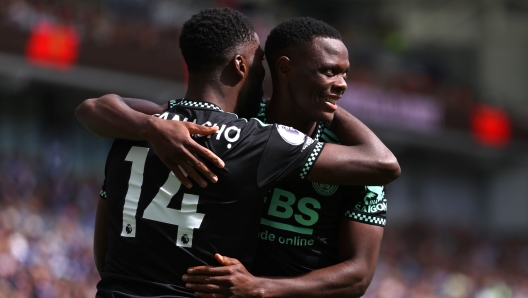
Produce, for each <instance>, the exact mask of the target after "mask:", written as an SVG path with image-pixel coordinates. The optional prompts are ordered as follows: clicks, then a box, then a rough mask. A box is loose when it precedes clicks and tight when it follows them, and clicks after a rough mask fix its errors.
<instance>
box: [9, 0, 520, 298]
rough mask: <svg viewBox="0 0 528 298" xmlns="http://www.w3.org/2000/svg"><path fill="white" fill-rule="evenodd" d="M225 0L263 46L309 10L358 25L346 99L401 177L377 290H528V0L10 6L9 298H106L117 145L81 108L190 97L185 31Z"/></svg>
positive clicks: (134, 1) (487, 294)
mask: <svg viewBox="0 0 528 298" xmlns="http://www.w3.org/2000/svg"><path fill="white" fill-rule="evenodd" d="M211 6H220V7H225V6H227V7H232V8H236V9H239V10H241V11H242V12H244V13H246V14H247V15H248V16H250V18H251V19H252V20H253V22H254V24H255V26H256V29H257V32H258V33H259V36H260V39H261V42H262V43H264V41H265V39H266V36H267V34H268V32H269V31H270V30H271V29H272V28H273V27H274V26H275V25H277V24H278V23H280V22H281V21H282V20H284V19H287V18H289V17H293V16H312V17H315V18H318V19H321V20H324V21H326V22H327V23H329V24H331V25H333V26H334V27H336V28H337V29H338V30H339V31H340V32H341V34H342V36H343V41H344V42H345V44H346V45H347V47H348V49H349V55H350V63H351V69H350V79H349V81H348V85H349V87H348V90H347V92H346V93H345V95H344V97H343V98H342V99H341V101H340V105H341V106H343V107H344V108H346V109H348V110H349V111H350V112H352V113H353V114H354V115H356V116H357V117H358V118H360V119H361V120H362V121H364V122H365V123H366V124H367V125H368V126H369V127H371V128H372V129H373V130H374V131H375V132H376V133H377V134H378V135H379V136H380V138H381V139H382V140H383V141H384V142H385V143H386V144H387V145H388V146H389V148H390V149H391V150H393V152H394V153H395V154H396V156H397V157H398V159H399V161H400V165H401V167H402V176H401V178H399V179H398V180H397V181H395V182H393V183H392V184H390V185H389V186H388V187H387V197H388V204H389V209H388V225H387V227H386V232H385V238H384V242H383V247H382V252H381V255H380V261H379V264H378V269H377V272H376V275H375V278H374V280H373V282H372V285H371V286H370V288H369V290H368V291H367V293H366V295H365V297H369V298H370V297H390V298H392V297H420V298H421V297H449V298H459V297H460V298H462V297H478V298H491V297H506V298H509V297H511V298H514V297H515V298H520V297H528V234H527V233H526V231H527V229H528V216H527V214H528V183H527V182H528V56H527V55H526V52H527V51H528V2H526V1H524V0H445V1H433V0H369V1H360V0H328V1H318V0H306V1H294V0H285V1H278V0H269V1H266V0H218V1H212V0H0V96H1V97H0V98H1V99H0V140H1V141H0V204H1V206H2V208H0V297H93V296H94V294H95V284H96V283H97V281H98V274H97V271H96V270H95V266H94V264H93V253H92V239H93V222H94V210H95V204H96V201H97V198H98V192H99V188H100V185H101V182H102V174H103V168H104V161H105V157H106V154H107V152H108V149H109V146H110V144H111V141H110V140H104V139H99V138H97V137H95V136H93V135H91V134H90V133H89V132H88V131H86V130H84V129H83V128H82V127H81V126H80V124H79V123H78V122H77V121H76V120H75V118H74V114H73V112H74V109H75V107H76V106H77V105H78V104H79V103H80V102H81V101H82V100H83V99H86V98H90V97H98V96H100V95H102V94H105V93H118V94H120V95H123V96H129V97H139V98H147V99H150V100H153V101H156V102H159V103H163V102H165V101H168V100H170V99H172V98H177V97H181V96H182V95H183V92H184V90H185V80H186V77H185V65H184V63H183V59H182V57H181V54H180V52H179V48H178V36H179V30H180V28H181V26H182V24H183V22H184V21H185V20H187V19H188V18H189V17H190V15H192V14H193V13H195V12H198V11H199V10H201V9H203V8H205V7H211ZM265 87H266V94H267V95H268V96H269V94H270V81H269V77H267V78H266V81H265Z"/></svg>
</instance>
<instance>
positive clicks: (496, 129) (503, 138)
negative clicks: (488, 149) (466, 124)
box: [471, 104, 512, 147]
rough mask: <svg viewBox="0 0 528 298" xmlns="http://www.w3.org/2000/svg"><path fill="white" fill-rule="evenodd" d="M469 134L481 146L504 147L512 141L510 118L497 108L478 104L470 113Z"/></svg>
mask: <svg viewBox="0 0 528 298" xmlns="http://www.w3.org/2000/svg"><path fill="white" fill-rule="evenodd" d="M471 134H472V135H473V138H474V139H475V140H476V141H477V142H479V143H480V144H482V145H486V146H492V147H504V146H506V145H508V144H509V143H510V141H511V139H512V124H511V120H510V117H509V116H508V114H507V113H506V112H505V111H504V110H502V109H500V108H498V107H495V106H492V105H486V104H478V105H476V106H475V107H474V108H473V110H472V111H471Z"/></svg>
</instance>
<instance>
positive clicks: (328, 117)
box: [320, 112, 335, 123]
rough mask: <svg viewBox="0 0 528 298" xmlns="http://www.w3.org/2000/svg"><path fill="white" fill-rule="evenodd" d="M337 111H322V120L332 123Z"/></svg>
mask: <svg viewBox="0 0 528 298" xmlns="http://www.w3.org/2000/svg"><path fill="white" fill-rule="evenodd" d="M334 116H335V112H323V113H321V117H320V119H321V121H323V122H325V123H330V122H332V120H334Z"/></svg>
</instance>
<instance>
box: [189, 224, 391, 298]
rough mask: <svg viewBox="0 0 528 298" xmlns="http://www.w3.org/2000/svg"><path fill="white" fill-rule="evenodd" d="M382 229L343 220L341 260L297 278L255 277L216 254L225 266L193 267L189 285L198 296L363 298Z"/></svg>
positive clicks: (377, 250) (369, 280)
mask: <svg viewBox="0 0 528 298" xmlns="http://www.w3.org/2000/svg"><path fill="white" fill-rule="evenodd" d="M382 237H383V228H382V227H378V226H372V225H367V224H364V223H359V222H355V221H351V220H347V219H342V220H341V223H340V231H339V255H340V258H341V260H342V262H341V263H339V264H336V265H334V266H330V267H326V268H322V269H318V270H314V271H312V272H310V273H307V274H305V275H302V276H297V277H255V276H253V275H251V274H250V273H249V272H248V271H247V270H246V268H244V266H243V265H242V264H241V263H240V262H238V260H236V259H232V258H228V257H220V256H217V259H218V261H219V262H220V263H221V264H222V265H225V266H223V267H215V266H201V267H195V268H190V270H189V271H188V273H189V274H187V275H185V276H184V281H186V282H187V284H186V287H187V288H189V289H191V290H195V291H196V292H195V294H196V295H197V296H198V297H203V298H208V297H361V296H362V295H363V294H364V293H365V291H366V290H367V288H368V286H369V285H370V282H371V281H372V277H373V276H374V271H375V269H376V263H377V260H378V254H379V249H380V244H381V239H382Z"/></svg>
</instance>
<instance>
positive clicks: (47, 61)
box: [26, 21, 79, 70]
mask: <svg viewBox="0 0 528 298" xmlns="http://www.w3.org/2000/svg"><path fill="white" fill-rule="evenodd" d="M78 55H79V35H78V33H77V30H75V28H74V27H73V26H71V25H60V24H53V23H50V22H46V21H42V22H39V23H37V24H36V25H35V27H33V30H32V31H31V34H30V36H29V40H28V42H27V45H26V57H27V59H28V61H30V62H31V63H33V64H36V65H40V66H46V67H52V68H56V69H60V70H68V69H70V68H71V67H72V66H73V65H74V64H75V62H76V61H77V57H78Z"/></svg>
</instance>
